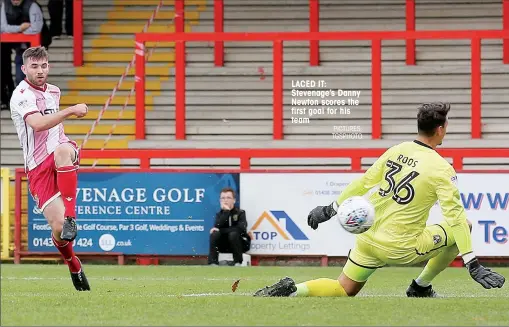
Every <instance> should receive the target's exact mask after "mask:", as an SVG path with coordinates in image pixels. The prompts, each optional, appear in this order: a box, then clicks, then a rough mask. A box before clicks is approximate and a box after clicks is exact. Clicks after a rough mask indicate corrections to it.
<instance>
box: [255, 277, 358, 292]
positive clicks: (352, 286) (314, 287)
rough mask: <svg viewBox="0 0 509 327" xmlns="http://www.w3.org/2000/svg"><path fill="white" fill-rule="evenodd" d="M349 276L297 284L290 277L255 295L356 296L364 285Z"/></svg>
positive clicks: (260, 290)
mask: <svg viewBox="0 0 509 327" xmlns="http://www.w3.org/2000/svg"><path fill="white" fill-rule="evenodd" d="M364 284H365V283H364V282H363V283H359V282H356V281H354V280H352V279H350V278H348V277H347V276H346V275H345V274H344V273H343V274H341V276H339V278H338V279H330V278H319V279H314V280H309V281H307V282H304V283H300V284H295V282H294V280H293V279H291V278H290V277H285V278H283V279H281V280H280V281H278V282H277V283H275V284H273V285H271V286H266V287H264V288H262V289H259V290H258V291H257V292H256V293H255V294H254V296H259V297H294V296H296V297H347V296H355V295H356V294H357V293H358V292H359V291H360V290H361V289H362V287H363V286H364Z"/></svg>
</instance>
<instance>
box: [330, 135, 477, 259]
mask: <svg viewBox="0 0 509 327" xmlns="http://www.w3.org/2000/svg"><path fill="white" fill-rule="evenodd" d="M456 181H457V177H456V172H455V170H454V168H453V167H452V166H451V165H450V164H449V163H448V162H447V161H446V160H445V159H444V158H443V157H442V156H440V155H439V154H438V153H437V152H436V151H435V150H433V149H432V148H431V147H429V146H428V145H426V144H424V143H421V142H419V141H412V142H403V143H401V144H399V145H396V146H394V147H392V148H390V149H388V150H387V151H386V152H385V153H384V154H383V155H382V156H381V157H380V158H379V159H378V160H377V161H376V162H375V163H374V164H373V165H372V166H371V167H370V168H369V169H368V170H367V171H366V172H365V173H364V175H363V176H362V177H361V178H359V179H357V180H355V181H354V182H352V183H351V184H350V185H348V186H347V188H346V189H345V190H344V191H343V192H342V193H341V194H340V196H339V198H338V200H337V202H338V204H341V203H342V202H343V201H344V200H346V199H347V198H349V197H351V196H354V195H364V194H366V193H367V192H368V191H369V190H371V189H373V188H374V187H375V186H376V187H377V189H376V192H374V193H373V194H372V195H371V196H370V200H371V202H372V203H373V205H374V207H375V214H376V217H375V221H374V224H373V226H372V227H371V228H370V229H369V230H368V231H366V232H365V233H363V234H361V235H359V236H358V237H360V238H362V239H363V240H365V241H366V242H368V243H370V244H371V245H372V246H377V247H380V248H382V249H395V250H398V249H401V250H404V249H405V248H406V249H409V248H413V247H414V246H415V242H416V238H417V236H418V235H420V234H421V233H422V232H423V230H424V228H425V227H426V222H427V220H428V216H429V211H430V209H431V208H432V206H433V205H434V204H435V203H436V202H437V200H438V201H439V203H440V207H441V209H442V214H443V216H444V219H445V220H446V221H447V223H448V224H449V225H450V226H451V229H452V231H453V237H454V239H455V241H456V244H457V246H458V248H459V251H460V254H461V255H465V254H467V253H470V252H472V241H471V237H470V230H469V227H468V224H467V219H466V218H467V217H466V213H465V209H464V207H463V205H462V203H461V200H460V193H459V190H458V188H457V183H456Z"/></svg>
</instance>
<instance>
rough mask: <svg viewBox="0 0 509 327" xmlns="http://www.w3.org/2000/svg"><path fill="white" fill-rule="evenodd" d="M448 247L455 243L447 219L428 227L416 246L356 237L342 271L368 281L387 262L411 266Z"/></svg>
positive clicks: (350, 276)
mask: <svg viewBox="0 0 509 327" xmlns="http://www.w3.org/2000/svg"><path fill="white" fill-rule="evenodd" d="M449 246H456V242H455V240H454V237H453V234H452V230H451V227H450V226H449V224H447V223H446V222H445V221H444V222H441V223H440V224H437V225H430V226H427V227H426V228H425V229H424V231H423V232H422V234H421V235H420V236H418V237H417V240H416V242H415V246H414V247H413V248H408V249H407V248H405V249H402V248H401V247H398V246H394V247H392V248H391V246H388V245H382V246H380V245H378V244H376V243H373V241H367V240H366V239H365V238H363V237H362V236H359V237H357V240H356V242H355V246H354V248H353V249H352V250H351V251H350V253H349V254H348V260H347V262H346V265H345V267H344V268H343V273H344V274H345V275H346V276H347V277H348V278H350V279H351V280H354V281H357V282H365V281H366V280H368V278H369V276H371V274H373V273H374V272H375V270H377V269H379V268H382V267H384V266H386V265H388V264H389V265H399V266H405V265H412V264H416V263H419V262H422V261H427V260H429V259H431V258H433V257H436V256H437V255H438V254H440V253H442V251H443V250H444V249H446V248H447V247H449Z"/></svg>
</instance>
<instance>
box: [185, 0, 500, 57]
mask: <svg viewBox="0 0 509 327" xmlns="http://www.w3.org/2000/svg"><path fill="white" fill-rule="evenodd" d="M177 1H180V0H177ZM405 14H406V16H405V22H406V30H407V31H415V19H416V15H415V0H406V1H405ZM223 29H224V1H223V0H215V1H214V32H216V33H222V32H224V30H223ZM502 29H504V30H506V31H509V0H502ZM319 30H320V0H309V31H310V32H318V31H319ZM503 42H504V45H503V58H504V64H509V39H504V41H503ZM406 63H407V65H415V39H407V40H406ZM214 64H215V65H216V66H223V65H224V42H223V41H216V42H215V46H214ZM309 64H310V65H311V66H318V65H319V64H320V45H319V43H318V40H311V41H309Z"/></svg>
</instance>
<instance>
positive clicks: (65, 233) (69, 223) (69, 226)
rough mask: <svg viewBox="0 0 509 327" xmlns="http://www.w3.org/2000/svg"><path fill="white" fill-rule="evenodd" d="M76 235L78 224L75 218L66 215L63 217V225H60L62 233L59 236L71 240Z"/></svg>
mask: <svg viewBox="0 0 509 327" xmlns="http://www.w3.org/2000/svg"><path fill="white" fill-rule="evenodd" d="M77 235H78V226H77V225H76V219H75V218H73V217H66V218H65V219H64V226H62V234H61V235H60V238H61V239H62V240H64V241H69V242H72V241H74V239H75V238H76V236H77Z"/></svg>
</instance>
